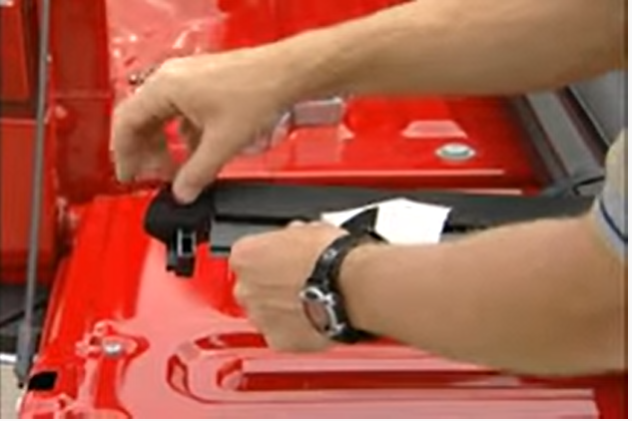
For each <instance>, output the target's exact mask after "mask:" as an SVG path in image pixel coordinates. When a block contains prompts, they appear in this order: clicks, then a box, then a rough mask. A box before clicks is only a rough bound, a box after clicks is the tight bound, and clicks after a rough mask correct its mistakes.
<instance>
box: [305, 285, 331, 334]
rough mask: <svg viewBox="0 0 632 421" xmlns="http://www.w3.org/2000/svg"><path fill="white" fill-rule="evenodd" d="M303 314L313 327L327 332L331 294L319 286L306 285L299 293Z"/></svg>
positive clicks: (329, 323)
mask: <svg viewBox="0 0 632 421" xmlns="http://www.w3.org/2000/svg"><path fill="white" fill-rule="evenodd" d="M301 298H302V301H303V308H304V310H305V315H306V316H307V318H308V319H309V321H310V323H311V324H312V326H314V328H315V329H316V330H317V331H318V332H320V333H323V334H328V333H329V330H330V327H331V324H332V320H331V306H332V304H333V299H332V296H331V295H329V294H326V293H324V292H323V291H321V290H320V289H319V288H316V287H308V288H305V289H304V290H303V292H302V293H301Z"/></svg>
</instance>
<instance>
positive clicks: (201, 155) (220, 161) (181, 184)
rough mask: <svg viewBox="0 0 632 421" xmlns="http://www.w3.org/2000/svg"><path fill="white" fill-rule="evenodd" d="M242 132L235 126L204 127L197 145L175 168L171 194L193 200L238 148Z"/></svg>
mask: <svg viewBox="0 0 632 421" xmlns="http://www.w3.org/2000/svg"><path fill="white" fill-rule="evenodd" d="M244 138H245V135H243V134H242V133H241V132H239V131H238V130H235V126H230V128H226V129H222V128H220V127H215V129H214V130H211V129H209V128H205V129H204V133H203V134H202V139H201V142H200V145H199V146H198V147H197V149H195V151H194V152H193V154H192V155H191V156H190V157H189V159H188V160H187V161H186V162H185V163H184V165H183V166H182V167H181V168H180V170H179V171H178V173H177V175H176V178H175V180H174V181H173V194H174V196H175V198H176V200H178V201H179V202H180V203H184V204H187V203H191V202H193V201H194V200H195V199H196V198H197V197H198V195H199V194H200V192H201V191H202V190H204V188H205V187H206V186H207V185H209V184H210V183H211V182H212V181H213V180H214V179H215V177H216V176H217V174H218V173H219V171H220V170H221V169H222V166H223V165H224V164H225V163H226V162H227V161H228V160H230V159H231V158H232V157H233V156H235V155H236V154H237V153H239V151H240V150H241V145H243V144H244V143H246V142H245V139H244Z"/></svg>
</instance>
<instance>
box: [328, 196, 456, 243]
mask: <svg viewBox="0 0 632 421" xmlns="http://www.w3.org/2000/svg"><path fill="white" fill-rule="evenodd" d="M374 207H377V208H378V214H377V221H376V226H375V227H374V228H375V231H376V232H377V233H378V234H380V235H381V236H382V237H384V238H385V239H387V240H388V241H389V242H390V243H393V244H433V243H438V242H439V241H440V240H441V234H442V233H443V229H444V227H445V223H446V220H447V219H448V215H449V214H450V210H451V209H450V208H448V207H444V206H437V205H431V204H427V203H420V202H415V201H412V200H409V199H406V198H397V199H392V200H387V201H384V202H378V203H372V204H369V205H366V206H362V207H359V208H354V209H345V210H341V211H338V212H328V213H324V214H323V215H322V219H323V220H324V221H326V222H329V223H330V224H333V225H336V226H340V225H342V224H344V223H345V222H346V221H348V220H350V219H351V218H353V217H354V216H356V215H358V214H359V213H361V212H362V211H363V210H366V209H368V208H374Z"/></svg>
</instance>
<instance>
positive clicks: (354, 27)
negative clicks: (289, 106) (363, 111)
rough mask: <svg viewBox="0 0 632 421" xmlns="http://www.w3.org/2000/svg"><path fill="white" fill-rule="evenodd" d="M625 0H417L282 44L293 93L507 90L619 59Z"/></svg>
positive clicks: (559, 81) (558, 80)
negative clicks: (295, 87) (542, 0)
mask: <svg viewBox="0 0 632 421" xmlns="http://www.w3.org/2000/svg"><path fill="white" fill-rule="evenodd" d="M625 5H626V2H625V1H624V0H607V1H599V2H596V1H594V0H557V1H547V2H536V3H534V2H533V0H504V1H498V0H473V1H472V0H468V1H463V0H441V1H436V0H417V1H412V2H409V3H406V4H404V5H401V6H398V7H394V8H391V9H388V10H385V11H383V12H380V13H377V14H375V15H372V16H369V17H366V18H363V19H360V20H356V21H352V22H349V23H346V24H342V25H339V26H337V27H335V28H327V29H325V30H317V31H313V32H308V33H306V34H302V35H299V36H298V37H295V38H291V39H289V40H287V41H285V42H282V43H281V44H280V48H279V51H281V52H282V55H283V56H285V61H286V62H287V63H288V66H287V67H288V68H290V69H291V76H292V77H294V81H293V82H294V83H297V84H298V85H300V86H299V89H298V90H297V92H298V95H299V96H318V95H328V94H333V93H341V92H342V93H375V92H379V93H400V92H402V93H412V92H416V93H420V94H442V95H444V94H511V93H516V92H523V91H528V90H534V89H539V88H548V87H555V86H560V85H563V84H566V83H568V82H570V81H575V80H577V79H581V78H585V77H590V76H592V75H596V74H598V73H601V72H603V71H606V70H609V69H612V68H613V67H616V66H618V65H622V63H623V62H625V61H627V60H625V59H624V56H625V52H624V48H623V43H625V40H626V39H627V38H626V28H627V24H626V20H625V13H624V7H625Z"/></svg>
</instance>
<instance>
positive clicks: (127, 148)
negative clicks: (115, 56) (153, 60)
mask: <svg viewBox="0 0 632 421" xmlns="http://www.w3.org/2000/svg"><path fill="white" fill-rule="evenodd" d="M163 79H164V78H163V77H161V76H160V75H159V73H156V74H155V75H152V77H150V78H149V79H148V80H147V82H146V84H145V85H143V86H142V89H138V90H137V92H136V93H135V94H134V95H132V96H131V97H129V98H127V99H126V100H125V101H123V102H122V103H121V104H120V105H119V106H118V107H117V109H116V110H115V112H114V118H113V125H112V144H113V147H114V158H115V163H116V175H117V178H118V179H119V181H121V182H128V181H131V180H133V179H134V178H135V177H136V176H137V175H138V174H139V173H140V171H141V169H142V165H143V164H142V161H143V159H144V158H146V157H145V156H143V155H144V154H143V151H144V150H146V149H145V147H146V146H147V145H146V142H150V141H151V140H152V139H155V138H156V136H159V135H160V132H161V131H162V129H163V126H164V124H165V123H166V122H167V121H168V120H170V119H171V118H173V117H175V116H176V115H177V109H176V107H175V106H174V105H173V104H172V102H171V99H170V96H169V92H170V88H169V85H168V84H167V83H165V82H164V80H163Z"/></svg>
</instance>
